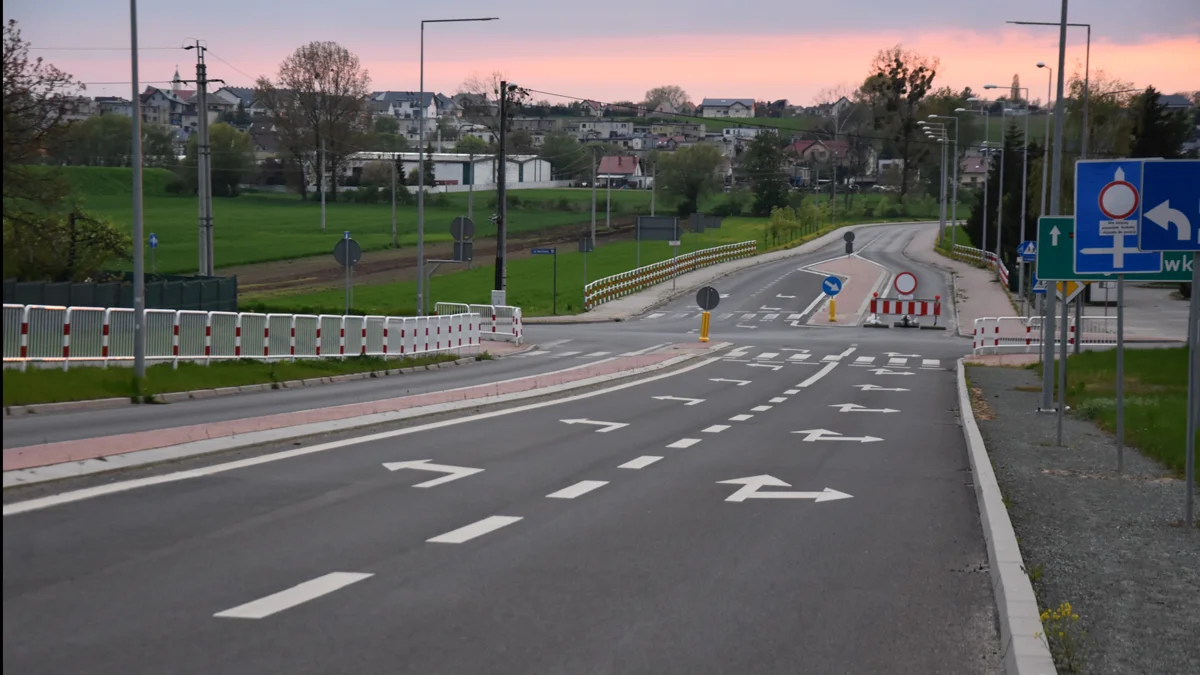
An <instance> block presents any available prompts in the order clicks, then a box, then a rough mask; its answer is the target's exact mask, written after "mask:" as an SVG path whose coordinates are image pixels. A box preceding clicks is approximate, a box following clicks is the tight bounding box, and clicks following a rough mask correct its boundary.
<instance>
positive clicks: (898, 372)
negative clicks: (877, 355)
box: [867, 368, 912, 375]
mask: <svg viewBox="0 0 1200 675" xmlns="http://www.w3.org/2000/svg"><path fill="white" fill-rule="evenodd" d="M867 372H868V373H875V374H876V375H912V373H909V372H905V371H903V370H888V369H887V368H872V369H870V370H868V371H867Z"/></svg>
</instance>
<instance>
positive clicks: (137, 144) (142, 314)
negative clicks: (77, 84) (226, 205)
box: [129, 0, 203, 382]
mask: <svg viewBox="0 0 1200 675" xmlns="http://www.w3.org/2000/svg"><path fill="white" fill-rule="evenodd" d="M137 28H138V21H137V0H129V42H130V55H129V58H130V71H131V74H132V76H133V99H132V100H133V139H132V143H133V152H132V153H131V154H132V159H133V190H132V192H133V376H134V378H135V379H136V380H137V381H139V382H140V381H141V380H142V379H143V378H145V377H146V249H145V243H144V242H143V238H142V232H143V222H142V107H141V106H142V98H141V92H140V91H138V86H139V85H138V32H137ZM201 199H203V197H201Z"/></svg>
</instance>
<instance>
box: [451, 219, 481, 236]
mask: <svg viewBox="0 0 1200 675" xmlns="http://www.w3.org/2000/svg"><path fill="white" fill-rule="evenodd" d="M450 236H451V237H453V238H454V241H465V240H467V239H470V238H471V237H474V236H475V221H473V220H471V219H470V218H464V217H461V216H460V217H458V218H455V219H454V220H452V221H450Z"/></svg>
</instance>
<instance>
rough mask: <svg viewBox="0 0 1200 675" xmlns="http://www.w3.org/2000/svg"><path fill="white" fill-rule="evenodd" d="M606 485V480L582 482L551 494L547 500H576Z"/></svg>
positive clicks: (547, 496)
mask: <svg viewBox="0 0 1200 675" xmlns="http://www.w3.org/2000/svg"><path fill="white" fill-rule="evenodd" d="M605 485H608V481H606V480H581V481H579V482H578V483H576V484H574V485H569V486H567V487H565V488H563V489H561V490H559V491H558V492H551V493H550V494H548V495H546V498H547V499H575V498H576V497H578V496H580V495H586V494H587V493H589V492H591V491H592V490H595V489H596V488H602V487H604V486H605Z"/></svg>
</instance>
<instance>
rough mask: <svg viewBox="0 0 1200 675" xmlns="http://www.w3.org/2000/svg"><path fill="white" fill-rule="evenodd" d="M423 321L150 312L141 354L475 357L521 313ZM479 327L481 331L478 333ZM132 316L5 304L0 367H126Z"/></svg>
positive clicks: (205, 358) (508, 334)
mask: <svg viewBox="0 0 1200 675" xmlns="http://www.w3.org/2000/svg"><path fill="white" fill-rule="evenodd" d="M493 311H494V314H492V315H490V316H488V317H487V321H486V322H485V321H484V320H483V318H482V314H481V313H479V312H476V311H469V312H459V313H454V314H448V315H435V316H423V317H396V316H338V315H329V314H323V315H320V316H315V315H311V314H255V313H252V312H241V313H234V312H197V311H188V310H170V309H148V310H146V313H145V335H146V359H147V360H148V361H151V362H164V361H170V362H171V363H173V364H176V365H177V364H178V363H179V362H180V361H194V362H200V363H205V364H207V363H210V362H212V361H213V360H219V359H264V360H282V359H289V360H295V359H302V358H342V357H346V356H356V355H363V356H383V357H389V356H395V357H404V356H412V355H417V354H429V353H434V352H452V353H475V352H477V351H479V350H480V342H481V340H485V339H487V340H496V339H501V340H510V341H514V340H515V341H518V342H519V341H520V339H521V310H520V308H517V307H496V308H494V309H493ZM485 324H486V329H485ZM133 347H134V313H133V310H132V309H128V308H120V307H113V308H108V309H104V308H97V307H62V306H50V305H9V304H5V305H4V365H5V366H6V367H8V366H9V365H10V364H11V365H13V366H18V365H19V366H20V367H21V368H22V369H24V368H25V367H26V365H28V364H29V363H53V364H54V365H59V364H61V365H62V368H63V369H64V370H66V369H67V368H69V367H70V365H71V364H72V363H74V364H77V365H78V364H102V365H105V366H107V365H108V364H109V363H110V362H116V363H118V364H122V363H124V364H128V363H130V362H132V360H133Z"/></svg>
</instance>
